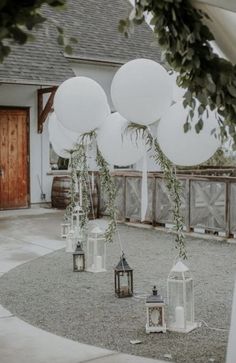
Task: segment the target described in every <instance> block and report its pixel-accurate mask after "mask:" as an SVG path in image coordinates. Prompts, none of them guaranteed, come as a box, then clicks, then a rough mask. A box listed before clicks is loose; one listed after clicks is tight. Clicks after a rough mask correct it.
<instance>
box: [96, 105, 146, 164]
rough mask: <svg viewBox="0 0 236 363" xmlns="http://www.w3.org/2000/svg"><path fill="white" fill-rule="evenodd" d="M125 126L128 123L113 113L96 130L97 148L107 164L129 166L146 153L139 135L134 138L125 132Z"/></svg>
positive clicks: (143, 142) (143, 141) (116, 113)
mask: <svg viewBox="0 0 236 363" xmlns="http://www.w3.org/2000/svg"><path fill="white" fill-rule="evenodd" d="M127 126H128V121H127V120H126V119H124V118H123V117H122V116H121V115H120V114H119V113H118V112H115V113H112V114H111V115H110V116H109V117H108V118H107V119H106V121H105V122H104V124H103V125H102V126H101V128H100V129H99V130H98V133H97V144H98V148H99V150H100V152H101V153H102V155H103V157H104V159H105V160H106V161H107V162H108V163H109V164H112V165H117V166H127V165H131V164H134V163H136V162H137V161H138V160H140V159H141V158H142V157H143V155H144V154H145V152H146V145H145V140H143V138H142V136H141V135H138V137H136V135H135V133H132V132H131V131H128V130H126V127H127ZM125 130H126V131H125Z"/></svg>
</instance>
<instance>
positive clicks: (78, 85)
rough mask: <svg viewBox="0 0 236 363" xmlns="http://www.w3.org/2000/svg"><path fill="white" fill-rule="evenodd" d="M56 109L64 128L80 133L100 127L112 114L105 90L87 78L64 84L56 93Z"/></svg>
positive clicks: (74, 79) (76, 78) (73, 79)
mask: <svg viewBox="0 0 236 363" xmlns="http://www.w3.org/2000/svg"><path fill="white" fill-rule="evenodd" d="M54 109H55V112H56V115H57V117H58V120H59V121H60V122H61V123H62V124H63V126H65V127H66V128H68V129H70V130H73V131H76V132H80V133H85V132H89V131H92V130H94V129H95V128H97V127H99V126H100V125H101V124H102V123H103V122H104V121H105V119H106V117H107V116H108V115H109V113H110V108H109V106H108V102H107V97H106V94H105V92H104V90H103V89H102V87H101V86H100V85H99V84H98V83H97V82H95V81H94V80H92V79H90V78H87V77H73V78H70V79H67V80H66V81H65V82H63V83H62V84H61V85H60V87H59V88H58V89H57V91H56V94H55V97H54Z"/></svg>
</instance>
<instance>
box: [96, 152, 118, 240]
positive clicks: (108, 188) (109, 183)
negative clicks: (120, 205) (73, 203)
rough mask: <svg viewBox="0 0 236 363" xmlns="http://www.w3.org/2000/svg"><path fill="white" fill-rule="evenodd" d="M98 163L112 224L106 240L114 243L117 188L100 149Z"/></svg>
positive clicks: (110, 223)
mask: <svg viewBox="0 0 236 363" xmlns="http://www.w3.org/2000/svg"><path fill="white" fill-rule="evenodd" d="M96 161H97V165H98V167H99V171H100V180H101V189H102V191H103V192H104V194H105V195H106V196H107V204H106V211H107V213H108V215H109V218H110V222H109V224H108V227H107V229H106V231H105V238H106V241H107V242H112V241H113V235H114V233H115V231H116V218H117V210H116V207H115V199H116V195H117V189H116V187H115V183H114V180H113V179H112V176H111V173H110V170H109V165H108V163H107V162H106V160H105V159H104V157H103V156H102V154H101V152H100V151H99V149H98V148H97V158H96Z"/></svg>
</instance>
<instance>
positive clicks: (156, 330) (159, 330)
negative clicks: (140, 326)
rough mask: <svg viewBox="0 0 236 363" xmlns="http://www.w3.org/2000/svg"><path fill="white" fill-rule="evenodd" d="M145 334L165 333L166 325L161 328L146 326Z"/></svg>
mask: <svg viewBox="0 0 236 363" xmlns="http://www.w3.org/2000/svg"><path fill="white" fill-rule="evenodd" d="M146 333H147V334H150V333H166V324H165V325H163V326H149V325H148V324H146Z"/></svg>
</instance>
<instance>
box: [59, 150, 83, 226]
mask: <svg viewBox="0 0 236 363" xmlns="http://www.w3.org/2000/svg"><path fill="white" fill-rule="evenodd" d="M78 179H79V183H81V190H80V191H82V198H81V199H82V205H81V207H82V209H83V212H84V215H83V216H82V218H81V220H80V223H81V225H80V227H81V228H83V229H85V228H86V227H87V223H88V212H89V199H88V185H87V183H88V180H89V173H88V167H87V157H86V150H85V146H84V144H83V143H80V144H77V145H76V147H75V149H74V150H73V151H72V152H71V184H70V204H69V205H68V206H67V208H66V212H65V217H64V219H66V220H70V218H71V215H72V212H73V209H74V207H75V206H76V204H77V203H78V197H77V192H76V189H78Z"/></svg>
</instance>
